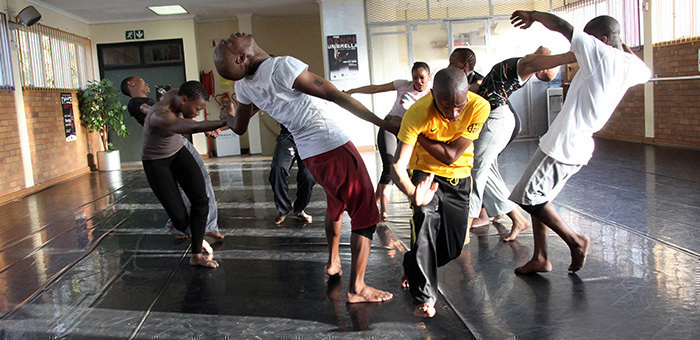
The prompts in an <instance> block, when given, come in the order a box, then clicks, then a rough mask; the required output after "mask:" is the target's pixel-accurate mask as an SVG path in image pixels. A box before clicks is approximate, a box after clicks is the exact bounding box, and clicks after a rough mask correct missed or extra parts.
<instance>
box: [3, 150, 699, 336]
mask: <svg viewBox="0 0 700 340" xmlns="http://www.w3.org/2000/svg"><path fill="white" fill-rule="evenodd" d="M597 143H598V145H597V149H596V153H595V155H594V157H593V159H592V160H591V162H590V164H589V165H588V166H586V167H584V168H583V169H582V170H581V171H580V172H579V173H578V174H577V175H576V176H574V177H573V178H572V179H571V180H570V181H569V183H568V185H567V186H566V188H565V189H564V191H563V192H562V193H561V195H560V196H559V197H558V199H557V200H556V201H555V203H556V204H557V206H558V207H559V210H560V213H561V214H562V216H563V217H564V218H565V219H566V220H567V222H568V223H569V224H571V225H572V226H573V227H574V228H575V229H577V230H578V231H579V232H580V233H583V234H586V235H588V236H590V237H591V240H592V245H591V248H590V254H589V257H588V261H587V263H586V266H585V267H584V268H583V269H582V270H581V271H580V272H578V273H577V274H569V273H568V272H567V271H566V267H567V265H568V262H569V254H568V250H567V248H566V246H565V244H564V243H563V242H562V241H561V240H560V239H559V238H558V237H556V235H554V234H551V235H550V256H551V258H552V264H553V265H554V270H553V271H552V272H551V273H546V274H542V275H532V276H519V275H515V274H514V273H513V268H515V267H516V266H518V265H519V264H522V263H524V262H525V261H527V260H528V259H529V257H530V256H531V252H532V250H531V249H532V234H531V232H530V231H529V230H527V231H526V232H524V233H523V234H521V236H519V237H518V239H517V240H516V241H514V242H509V243H504V242H502V241H501V238H502V237H503V236H504V234H507V232H508V229H509V227H510V226H509V225H507V224H506V225H501V224H499V223H492V224H491V225H490V226H489V227H488V228H478V229H475V230H473V232H472V242H471V243H470V244H469V245H467V246H466V247H465V249H464V251H463V253H462V256H461V257H460V258H459V259H457V260H456V261H453V262H451V263H450V264H448V265H447V266H445V267H443V268H441V269H440V290H441V292H442V296H441V299H440V300H439V303H438V307H439V308H438V314H437V316H436V317H435V318H433V319H430V320H422V319H416V318H414V317H413V316H412V313H411V311H412V305H411V298H410V295H409V294H408V293H406V292H404V291H402V290H401V289H400V288H399V278H400V276H401V265H400V263H401V258H402V256H401V254H402V252H403V251H404V250H405V248H404V245H406V244H408V238H409V224H408V219H409V217H410V209H409V208H408V205H407V203H406V200H405V198H404V197H403V195H402V194H401V193H400V192H399V191H398V190H396V189H395V190H394V192H393V194H392V202H391V204H390V212H391V217H390V221H389V223H387V225H386V226H384V225H382V226H381V227H380V228H379V230H378V233H377V235H376V237H375V240H374V243H373V249H372V253H371V256H370V264H369V267H368V272H367V281H368V283H369V284H371V285H373V286H376V287H378V288H381V289H386V290H389V291H391V292H392V293H394V294H395V298H394V300H393V301H391V302H388V303H383V304H361V305H348V304H346V303H345V302H344V294H345V291H346V289H347V278H343V279H341V280H337V281H336V280H330V281H329V280H328V279H327V278H326V277H325V275H323V267H324V264H325V261H326V254H327V248H326V241H325V237H324V232H323V212H324V209H325V201H324V194H323V191H322V190H321V189H320V187H318V186H317V187H316V189H315V191H314V198H313V200H312V203H311V205H310V207H309V208H308V209H307V212H309V213H310V214H312V215H313V216H314V222H313V223H310V224H303V223H301V222H299V221H296V220H294V219H291V218H289V219H287V220H286V221H285V222H284V223H283V224H282V226H276V225H275V224H274V223H273V219H274V216H275V215H276V210H275V208H274V204H273V202H272V195H271V191H270V190H269V184H268V182H267V176H268V175H269V159H265V158H261V157H231V158H219V159H213V160H209V161H208V162H207V163H208V166H209V168H210V170H211V174H212V178H213V183H214V185H215V190H216V193H217V198H218V201H219V216H220V218H219V224H220V228H221V231H222V232H223V233H224V234H225V235H226V239H225V240H224V241H223V242H220V243H217V244H215V245H214V249H215V259H216V260H218V261H219V263H220V264H221V267H220V268H219V269H216V270H210V269H203V268H193V267H191V266H189V265H188V264H187V256H186V251H187V248H188V244H187V242H178V241H176V240H174V238H173V237H172V236H170V235H169V234H167V233H166V231H165V230H164V229H163V228H162V226H163V224H164V223H165V220H166V219H167V218H166V215H165V213H164V211H163V210H162V208H161V207H160V205H159V204H158V202H157V201H156V199H155V197H154V196H153V194H152V193H151V191H150V189H149V188H148V185H147V183H146V180H145V176H144V175H143V172H142V170H140V169H137V168H135V169H125V170H122V171H118V172H109V173H91V174H87V175H84V176H81V177H80V178H77V179H75V180H72V181H69V182H66V183H63V184H61V185H58V186H56V187H53V188H50V189H47V190H44V191H42V192H40V193H37V194H35V195H32V196H29V197H26V198H24V199H22V200H18V201H15V202H10V203H7V204H5V205H2V206H0V291H1V292H2V293H1V294H0V315H2V317H1V318H0V338H2V339H128V338H133V339H193V338H194V339H346V338H347V339H424V338H429V339H455V338H471V337H476V338H483V339H504V338H513V337H517V338H525V339H639V338H645V339H661V338H672V339H697V338H700V223H698V222H700V221H699V220H700V218H699V217H698V216H700V215H699V214H700V175H698V174H697V171H696V170H695V169H698V168H700V152H698V151H692V150H683V149H674V148H664V147H653V146H645V145H641V144H632V143H623V142H613V141H608V140H598V141H597ZM535 148H536V143H534V142H517V143H514V144H512V145H511V146H509V148H508V149H507V150H506V151H505V152H504V154H503V155H502V156H501V158H500V162H501V167H502V172H503V174H504V178H505V179H506V181H507V183H508V184H509V185H511V186H512V185H514V184H515V182H516V181H517V180H518V178H519V175H520V172H521V171H522V169H523V167H524V166H525V164H526V163H527V161H528V160H529V156H530V155H531V154H532V153H533V152H534V150H535ZM365 156H366V157H365V158H366V162H367V164H368V167H369V168H370V172H371V173H372V174H376V172H377V162H378V161H377V157H376V155H374V154H367V155H365ZM293 178H294V177H292V181H293ZM292 191H293V190H292ZM346 219H347V216H346ZM504 223H505V222H504ZM345 229H349V228H345ZM341 252H342V253H341V256H342V260H343V262H344V266H345V268H344V270H345V271H346V272H349V267H348V266H349V262H350V251H349V233H348V232H347V230H344V234H343V237H342V240H341Z"/></svg>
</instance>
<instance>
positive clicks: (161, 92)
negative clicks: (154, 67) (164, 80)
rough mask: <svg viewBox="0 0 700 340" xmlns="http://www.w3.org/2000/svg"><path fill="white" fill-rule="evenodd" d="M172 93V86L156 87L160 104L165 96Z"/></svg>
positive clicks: (157, 99)
mask: <svg viewBox="0 0 700 340" xmlns="http://www.w3.org/2000/svg"><path fill="white" fill-rule="evenodd" d="M168 91H170V85H169V84H168V85H156V101H157V102H159V101H160V99H161V98H163V95H164V94H165V93H166V92H168Z"/></svg>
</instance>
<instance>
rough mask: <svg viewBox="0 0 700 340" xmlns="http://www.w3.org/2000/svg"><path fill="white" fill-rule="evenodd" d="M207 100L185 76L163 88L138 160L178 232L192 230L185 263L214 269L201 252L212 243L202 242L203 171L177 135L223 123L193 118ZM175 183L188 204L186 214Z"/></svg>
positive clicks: (204, 212) (199, 86)
mask: <svg viewBox="0 0 700 340" xmlns="http://www.w3.org/2000/svg"><path fill="white" fill-rule="evenodd" d="M208 101H209V94H208V93H207V91H206V90H205V89H204V86H203V85H202V83H200V82H198V81H188V82H186V83H184V84H182V86H180V88H179V89H176V90H171V91H169V92H168V93H166V94H165V95H164V96H163V98H162V99H161V101H160V102H158V103H157V104H156V105H154V106H153V107H152V108H151V110H150V111H149V112H148V114H147V115H146V118H145V119H144V124H143V148H142V149H141V159H142V161H143V170H144V172H145V173H146V178H147V179H148V184H149V185H150V186H151V189H152V190H153V193H154V194H155V195H156V197H157V198H158V200H159V201H160V203H161V204H162V205H163V208H165V211H166V212H167V213H168V216H169V217H170V219H171V220H172V222H173V225H174V227H175V228H176V229H178V230H180V231H182V232H185V231H186V230H187V228H188V227H189V228H190V230H191V232H192V235H191V236H192V257H190V264H191V265H193V266H203V267H209V268H217V267H218V266H219V264H218V263H217V262H216V261H213V260H211V259H209V258H206V257H204V256H203V255H202V247H203V245H204V247H206V248H207V251H208V252H209V253H210V254H211V247H209V245H208V244H207V243H206V241H204V231H205V227H206V222H207V212H208V211H209V199H208V198H207V193H206V189H205V185H204V176H203V175H202V172H201V171H200V170H199V166H198V165H197V162H196V161H195V159H194V157H192V154H191V153H190V152H188V151H187V150H186V149H185V148H184V144H183V142H182V137H181V134H189V133H197V132H204V131H211V130H215V129H218V128H220V127H223V126H226V122H225V121H221V120H218V121H201V122H197V121H194V120H192V118H194V117H196V116H197V115H199V111H201V110H202V109H203V108H204V107H205V106H206V104H207V102H208ZM178 184H180V187H181V188H182V190H183V191H184V192H185V194H186V195H187V198H188V199H189V201H190V203H191V205H192V207H191V209H190V213H189V215H188V213H187V209H186V208H185V203H184V202H183V200H182V197H181V196H180V192H179V190H178V186H177V185H178Z"/></svg>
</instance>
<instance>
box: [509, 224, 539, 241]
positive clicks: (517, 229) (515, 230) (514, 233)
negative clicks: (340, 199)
mask: <svg viewBox="0 0 700 340" xmlns="http://www.w3.org/2000/svg"><path fill="white" fill-rule="evenodd" d="M531 226H532V223H530V222H529V221H525V223H517V224H516V223H513V227H511V228H510V234H508V236H507V237H506V238H504V239H503V242H509V241H514V240H515V238H516V237H518V235H520V233H521V232H522V231H523V230H525V229H527V228H530V227H531Z"/></svg>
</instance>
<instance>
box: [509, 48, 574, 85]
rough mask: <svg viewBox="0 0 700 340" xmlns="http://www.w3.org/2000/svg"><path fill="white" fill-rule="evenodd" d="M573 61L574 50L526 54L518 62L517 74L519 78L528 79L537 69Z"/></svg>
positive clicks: (540, 69)
mask: <svg viewBox="0 0 700 340" xmlns="http://www.w3.org/2000/svg"><path fill="white" fill-rule="evenodd" d="M574 62H576V56H575V55H574V52H566V53H562V54H555V55H544V54H528V55H527V56H525V58H523V59H520V62H519V63H518V75H519V76H520V79H528V78H530V77H531V76H532V75H533V74H535V73H537V72H539V71H542V70H548V69H550V68H554V67H557V66H560V65H564V64H569V63H574Z"/></svg>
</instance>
